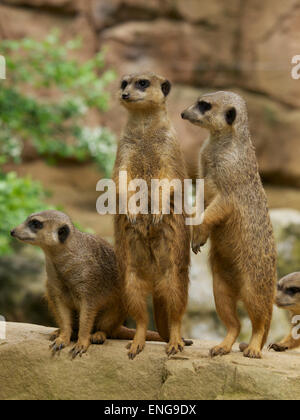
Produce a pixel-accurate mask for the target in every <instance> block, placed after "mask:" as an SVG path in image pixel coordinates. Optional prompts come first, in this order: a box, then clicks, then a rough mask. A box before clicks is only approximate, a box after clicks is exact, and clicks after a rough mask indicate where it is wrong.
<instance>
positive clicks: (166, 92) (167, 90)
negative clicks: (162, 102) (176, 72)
mask: <svg viewBox="0 0 300 420" xmlns="http://www.w3.org/2000/svg"><path fill="white" fill-rule="evenodd" d="M171 87H172V85H171V82H169V80H166V81H165V82H164V83H163V84H162V85H161V90H162V93H163V94H164V95H165V96H168V95H169V93H170V90H171Z"/></svg>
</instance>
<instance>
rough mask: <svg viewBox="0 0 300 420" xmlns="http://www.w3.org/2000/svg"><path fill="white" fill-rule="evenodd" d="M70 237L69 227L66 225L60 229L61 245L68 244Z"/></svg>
mask: <svg viewBox="0 0 300 420" xmlns="http://www.w3.org/2000/svg"><path fill="white" fill-rule="evenodd" d="M69 235H70V228H69V226H68V225H64V226H62V227H61V228H59V229H58V239H59V242H60V243H62V244H63V243H64V242H66V240H67V239H68V236H69Z"/></svg>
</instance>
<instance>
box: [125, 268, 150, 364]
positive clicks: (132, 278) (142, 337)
mask: <svg viewBox="0 0 300 420" xmlns="http://www.w3.org/2000/svg"><path fill="white" fill-rule="evenodd" d="M147 294H148V291H147V286H146V285H145V284H144V282H143V281H142V280H141V279H139V278H138V277H137V276H136V274H135V273H128V275H127V279H126V295H127V304H128V308H129V315H131V317H132V318H133V319H134V320H135V322H136V333H135V336H134V339H133V341H132V342H131V343H129V344H128V345H127V349H128V350H129V352H128V357H129V359H130V360H133V359H134V358H135V357H136V356H137V355H138V354H140V353H141V352H142V351H143V350H144V348H145V345H146V336H147V329H148V322H149V318H148V309H147Z"/></svg>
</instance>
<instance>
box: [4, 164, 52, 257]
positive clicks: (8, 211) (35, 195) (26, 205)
mask: <svg viewBox="0 0 300 420" xmlns="http://www.w3.org/2000/svg"><path fill="white" fill-rule="evenodd" d="M44 198H45V192H44V191H43V188H42V186H41V185H40V184H39V183H37V182H33V181H32V180H31V179H30V178H18V177H17V175H16V174H15V173H14V172H10V173H8V174H4V173H1V172H0V220H1V224H0V256H2V255H5V254H8V253H10V252H11V251H12V248H11V245H12V240H11V237H10V234H9V232H10V230H11V229H13V228H14V227H16V226H17V225H19V224H20V223H22V222H23V221H24V220H25V219H26V218H27V217H28V216H29V215H30V214H32V213H34V212H38V211H42V210H45V209H46V208H47V206H46V205H45V204H43V199H44Z"/></svg>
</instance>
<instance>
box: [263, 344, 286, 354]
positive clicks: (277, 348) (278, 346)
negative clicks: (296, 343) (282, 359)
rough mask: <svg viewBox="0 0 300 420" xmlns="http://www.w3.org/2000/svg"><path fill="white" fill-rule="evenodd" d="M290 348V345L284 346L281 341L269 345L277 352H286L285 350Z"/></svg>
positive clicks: (269, 348) (270, 348)
mask: <svg viewBox="0 0 300 420" xmlns="http://www.w3.org/2000/svg"><path fill="white" fill-rule="evenodd" d="M288 349H289V348H288V347H286V346H283V345H282V344H279V343H278V344H277V343H273V344H270V345H269V347H268V350H274V351H276V352H284V351H287V350H288Z"/></svg>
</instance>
